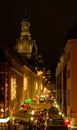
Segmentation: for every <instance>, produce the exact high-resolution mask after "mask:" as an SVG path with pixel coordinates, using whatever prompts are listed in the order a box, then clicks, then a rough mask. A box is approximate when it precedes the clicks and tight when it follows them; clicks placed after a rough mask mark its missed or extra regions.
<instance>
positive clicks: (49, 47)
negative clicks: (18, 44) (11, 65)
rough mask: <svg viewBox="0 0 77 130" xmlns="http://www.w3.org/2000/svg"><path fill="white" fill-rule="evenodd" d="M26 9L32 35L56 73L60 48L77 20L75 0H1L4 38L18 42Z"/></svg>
mask: <svg viewBox="0 0 77 130" xmlns="http://www.w3.org/2000/svg"><path fill="white" fill-rule="evenodd" d="M25 10H26V12H27V15H28V18H29V21H30V24H31V28H30V29H31V35H32V37H33V39H35V40H36V43H37V46H38V49H39V52H40V54H42V56H43V59H44V61H45V63H46V66H47V67H48V68H50V69H51V72H52V73H53V74H55V68H56V65H57V62H58V60H59V57H60V54H61V50H62V49H63V47H64V44H65V43H66V40H67V38H68V35H69V34H70V35H72V33H70V32H71V30H73V28H75V25H76V22H77V2H76V0H53V1H52V0H7V1H5V0H3V1H2V3H0V35H1V39H4V40H8V41H10V44H13V42H15V40H16V38H17V37H18V36H19V34H20V20H21V19H22V18H23V17H24V14H25Z"/></svg>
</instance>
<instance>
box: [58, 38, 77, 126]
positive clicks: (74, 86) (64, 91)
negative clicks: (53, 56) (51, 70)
mask: <svg viewBox="0 0 77 130" xmlns="http://www.w3.org/2000/svg"><path fill="white" fill-rule="evenodd" d="M76 55H77V39H71V40H68V41H67V43H66V45H65V48H64V53H63V54H62V55H61V57H60V60H59V62H58V65H57V68H56V98H57V101H58V104H59V106H60V109H61V111H62V112H63V113H64V114H65V116H66V117H69V118H70V120H71V127H72V126H73V125H75V126H76V125H77V102H76V97H77V79H76V77H77V67H76V66H77V57H76Z"/></svg>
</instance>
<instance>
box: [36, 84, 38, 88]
mask: <svg viewBox="0 0 77 130" xmlns="http://www.w3.org/2000/svg"><path fill="white" fill-rule="evenodd" d="M36 90H38V83H37V82H36Z"/></svg>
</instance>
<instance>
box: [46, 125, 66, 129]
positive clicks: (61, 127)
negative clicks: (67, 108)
mask: <svg viewBox="0 0 77 130" xmlns="http://www.w3.org/2000/svg"><path fill="white" fill-rule="evenodd" d="M47 130H68V128H67V127H66V126H57V125H56V126H47Z"/></svg>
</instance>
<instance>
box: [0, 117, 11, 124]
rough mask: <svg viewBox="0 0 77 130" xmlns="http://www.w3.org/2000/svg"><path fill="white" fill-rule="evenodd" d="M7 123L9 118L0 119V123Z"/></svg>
mask: <svg viewBox="0 0 77 130" xmlns="http://www.w3.org/2000/svg"><path fill="white" fill-rule="evenodd" d="M8 121H9V117H7V118H0V123H6V122H8Z"/></svg>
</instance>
